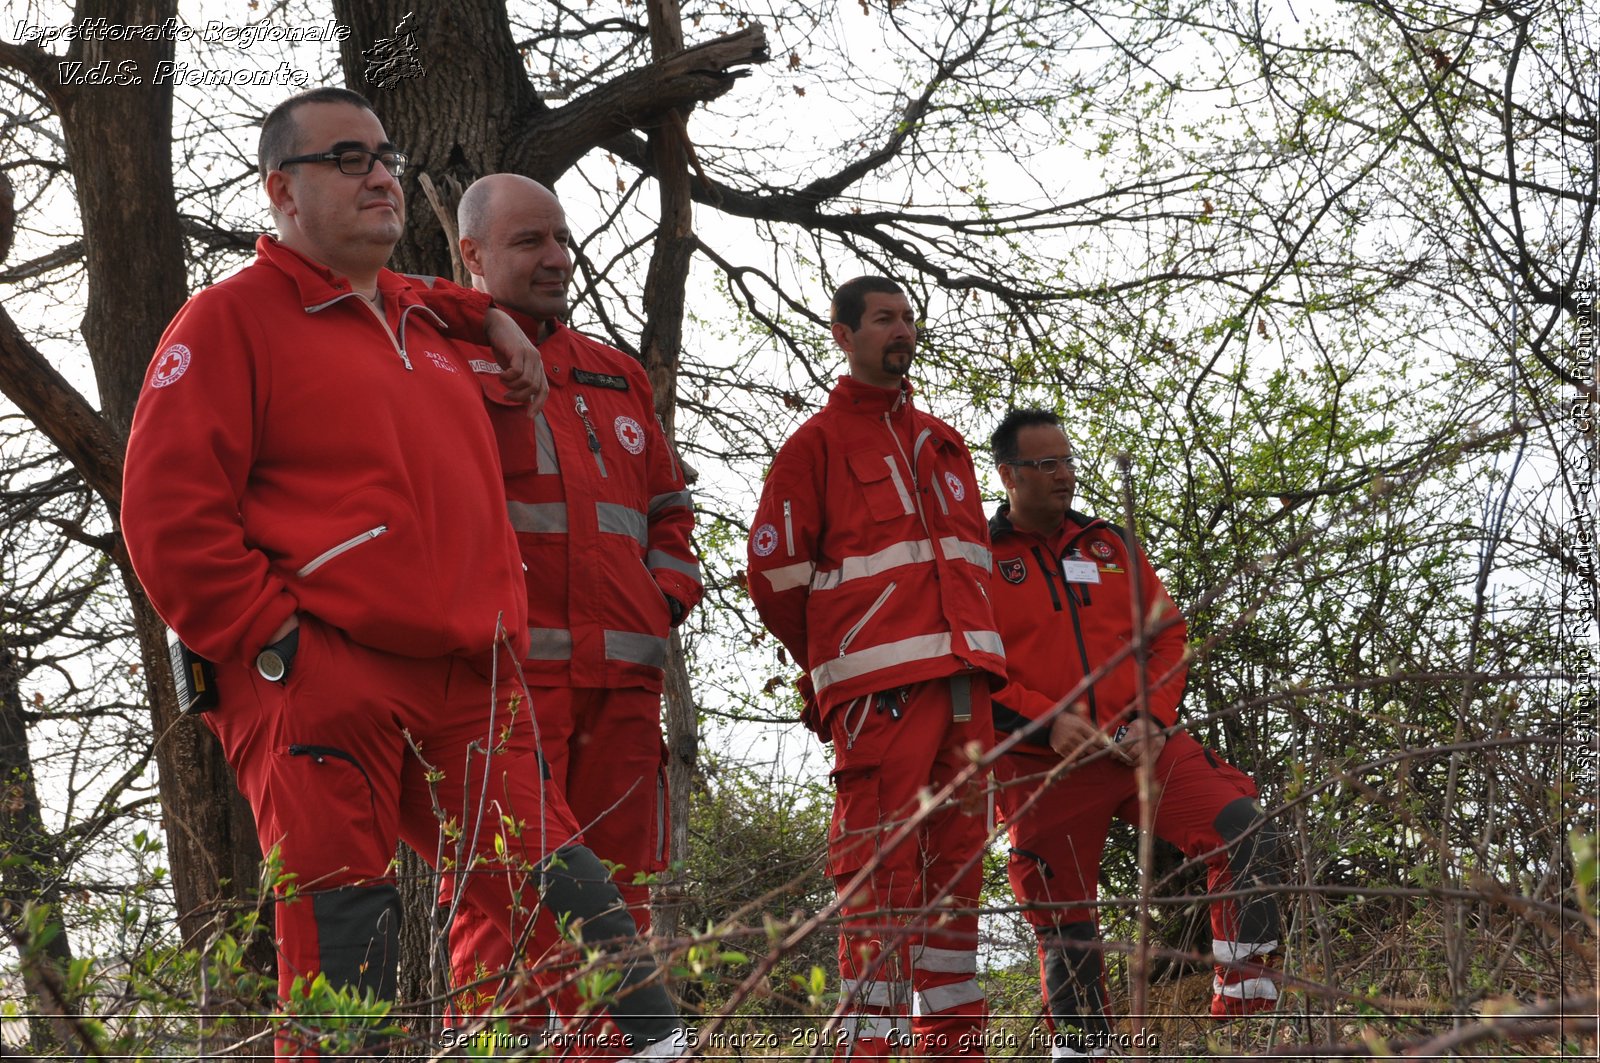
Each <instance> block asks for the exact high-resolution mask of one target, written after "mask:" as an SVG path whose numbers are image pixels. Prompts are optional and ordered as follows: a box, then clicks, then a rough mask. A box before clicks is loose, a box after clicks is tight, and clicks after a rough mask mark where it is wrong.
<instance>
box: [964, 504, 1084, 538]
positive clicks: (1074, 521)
mask: <svg viewBox="0 0 1600 1063" xmlns="http://www.w3.org/2000/svg"><path fill="white" fill-rule="evenodd" d="M1066 523H1067V524H1069V525H1075V526H1076V530H1075V531H1074V532H1073V535H1072V539H1073V541H1076V540H1077V538H1078V536H1080V535H1082V534H1083V533H1084V532H1086V531H1088V530H1089V529H1090V528H1092V527H1094V526H1095V525H1102V524H1105V523H1106V522H1105V521H1103V520H1101V519H1100V518H1099V517H1091V516H1089V515H1088V514H1087V513H1079V512H1078V511H1077V510H1075V509H1071V508H1069V509H1068V510H1067V519H1066ZM1059 532H1060V529H1057V530H1056V532H1052V533H1051V534H1050V535H1045V536H1040V538H1043V539H1045V540H1046V541H1047V542H1048V541H1049V540H1051V539H1053V538H1054V537H1055V536H1056V535H1057V534H1059ZM1032 534H1033V533H1032V532H1024V531H1021V530H1020V529H1018V528H1017V526H1016V525H1014V524H1012V523H1011V503H1009V502H1002V503H1000V505H999V506H998V507H996V508H995V511H994V516H992V517H990V518H989V540H990V541H991V542H999V541H1000V539H1001V537H1002V536H1006V535H1032Z"/></svg>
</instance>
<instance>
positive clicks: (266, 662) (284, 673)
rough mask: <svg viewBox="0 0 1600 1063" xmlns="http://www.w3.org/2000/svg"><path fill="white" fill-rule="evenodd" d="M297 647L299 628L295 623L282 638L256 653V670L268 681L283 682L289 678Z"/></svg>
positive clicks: (298, 643)
mask: <svg viewBox="0 0 1600 1063" xmlns="http://www.w3.org/2000/svg"><path fill="white" fill-rule="evenodd" d="M299 648H300V628H299V625H296V626H295V628H294V630H292V631H290V632H289V633H288V634H287V635H285V636H283V638H281V639H279V640H278V641H277V642H274V643H272V644H271V645H269V646H266V647H263V648H262V650H261V652H260V653H258V654H256V672H257V673H259V674H260V676H261V678H262V679H265V680H266V681H267V682H269V683H281V682H283V681H284V680H285V679H288V678H289V669H291V668H293V667H294V655H295V651H296V650H298V649H299Z"/></svg>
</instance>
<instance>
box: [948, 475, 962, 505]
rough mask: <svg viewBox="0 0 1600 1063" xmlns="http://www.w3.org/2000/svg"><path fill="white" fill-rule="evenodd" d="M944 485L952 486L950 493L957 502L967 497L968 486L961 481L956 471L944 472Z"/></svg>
mask: <svg viewBox="0 0 1600 1063" xmlns="http://www.w3.org/2000/svg"><path fill="white" fill-rule="evenodd" d="M944 485H945V486H946V487H948V488H950V494H951V495H952V496H953V497H954V498H955V500H956V501H957V502H960V501H962V500H963V499H965V498H966V497H967V487H966V485H965V484H963V483H962V482H961V477H959V476H957V475H956V474H955V473H953V472H947V473H945V474H944Z"/></svg>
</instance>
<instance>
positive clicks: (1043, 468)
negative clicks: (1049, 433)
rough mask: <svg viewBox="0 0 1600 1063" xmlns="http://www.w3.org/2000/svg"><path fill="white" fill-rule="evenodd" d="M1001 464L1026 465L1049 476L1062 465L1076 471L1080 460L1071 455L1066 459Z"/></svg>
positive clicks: (1005, 462) (1020, 460)
mask: <svg viewBox="0 0 1600 1063" xmlns="http://www.w3.org/2000/svg"><path fill="white" fill-rule="evenodd" d="M1000 464H1002V465H1026V466H1028V467H1029V468H1030V469H1038V470H1039V471H1040V472H1042V473H1044V474H1045V475H1046V476H1049V475H1050V474H1051V473H1053V472H1055V471H1056V469H1057V468H1058V467H1060V466H1062V465H1065V466H1066V467H1067V468H1069V469H1076V468H1077V467H1078V459H1077V458H1074V457H1073V456H1072V455H1071V454H1068V455H1067V456H1066V457H1064V458H1018V459H1017V460H1015V461H1003V462H1001V463H1000Z"/></svg>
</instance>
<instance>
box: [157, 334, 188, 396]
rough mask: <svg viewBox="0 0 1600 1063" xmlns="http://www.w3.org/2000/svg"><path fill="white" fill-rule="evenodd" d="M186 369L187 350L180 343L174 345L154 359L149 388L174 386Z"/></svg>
mask: <svg viewBox="0 0 1600 1063" xmlns="http://www.w3.org/2000/svg"><path fill="white" fill-rule="evenodd" d="M188 368H189V348H187V347H185V346H184V345H183V344H181V343H174V344H173V345H172V346H171V347H168V348H167V349H166V350H164V351H162V352H161V357H160V358H157V359H156V367H155V369H154V370H153V371H152V372H151V373H150V386H151V387H153V388H164V387H166V386H167V385H168V384H176V383H177V382H178V378H179V377H181V376H182V375H183V372H184V370H185V369H188Z"/></svg>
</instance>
